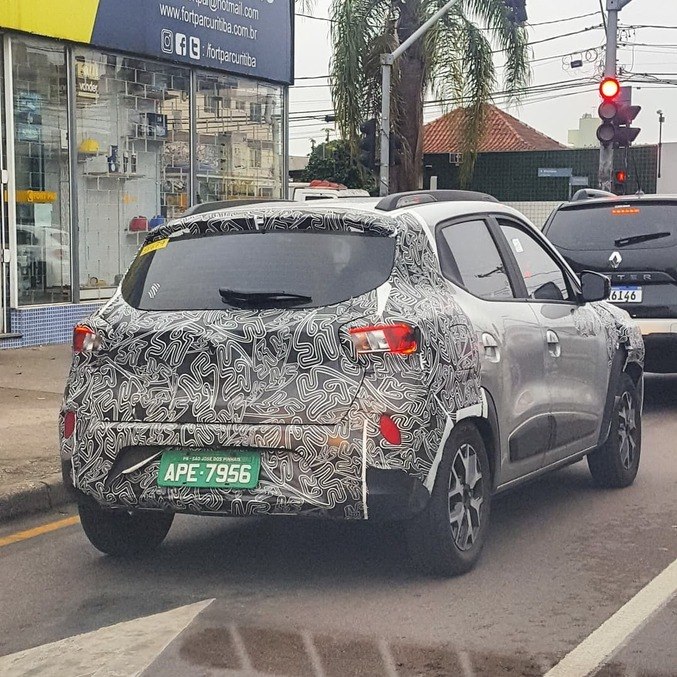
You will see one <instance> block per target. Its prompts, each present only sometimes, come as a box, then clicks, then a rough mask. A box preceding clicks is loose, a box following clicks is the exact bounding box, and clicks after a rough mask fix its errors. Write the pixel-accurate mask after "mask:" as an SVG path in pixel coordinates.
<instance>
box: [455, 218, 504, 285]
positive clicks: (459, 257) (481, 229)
mask: <svg viewBox="0 0 677 677" xmlns="http://www.w3.org/2000/svg"><path fill="white" fill-rule="evenodd" d="M442 236H443V237H444V241H445V243H446V245H447V246H448V247H449V250H450V251H451V258H450V259H449V261H448V266H445V265H444V260H445V256H444V255H442V256H441V259H442V262H443V269H444V268H445V267H446V268H447V270H446V271H445V275H446V276H447V277H449V278H450V279H452V280H454V281H455V282H458V283H459V284H461V285H462V286H463V287H465V288H466V289H467V290H468V291H469V292H470V293H471V294H475V296H480V297H482V298H485V299H501V298H513V296H514V295H513V292H512V288H511V287H510V280H509V279H508V275H507V273H506V271H505V266H504V265H503V260H502V259H501V255H500V254H499V253H498V249H496V244H495V243H494V240H493V239H492V237H491V235H490V233H489V231H488V229H487V224H486V223H485V222H484V221H466V222H464V223H455V224H454V225H452V226H447V227H446V228H445V229H444V230H443V231H442Z"/></svg>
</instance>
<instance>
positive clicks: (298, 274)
mask: <svg viewBox="0 0 677 677" xmlns="http://www.w3.org/2000/svg"><path fill="white" fill-rule="evenodd" d="M158 245H160V246H159V247H158ZM150 247H153V250H152V251H148V249H149V248H150ZM144 249H146V251H147V253H144ZM394 258H395V238H392V237H383V236H377V235H368V234H363V233H346V232H336V231H334V232H331V233H327V232H319V231H308V230H303V231H297V230H293V231H292V230H286V231H282V230H276V231H264V230H262V231H247V232H237V233H226V234H217V235H195V236H184V237H180V238H171V239H169V240H161V241H159V242H157V243H155V244H153V245H150V246H148V247H146V248H143V249H142V250H141V252H140V253H139V255H138V256H137V258H136V259H135V261H134V263H132V266H131V267H130V269H129V272H128V273H127V275H126V276H125V279H124V281H123V283H122V295H123V297H124V299H125V301H127V303H129V304H130V305H131V306H133V307H135V308H138V309H140V310H222V309H224V308H228V307H229V306H237V307H248V308H250V307H251V308H271V307H294V308H317V307H320V306H328V305H332V304H335V303H339V302H341V301H346V300H348V299H350V298H353V297H355V296H359V295H361V294H364V293H366V292H368V291H371V290H373V289H376V288H377V287H379V286H380V285H381V284H383V283H384V282H385V281H386V280H387V279H388V278H389V277H390V273H391V271H392V268H393V263H394Z"/></svg>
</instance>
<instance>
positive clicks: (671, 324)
mask: <svg viewBox="0 0 677 677" xmlns="http://www.w3.org/2000/svg"><path fill="white" fill-rule="evenodd" d="M635 322H636V323H637V325H638V326H639V328H640V330H641V332H642V336H644V337H647V336H652V335H654V334H674V335H675V336H677V319H668V320H661V319H658V320H653V319H646V320H643V319H641V318H635Z"/></svg>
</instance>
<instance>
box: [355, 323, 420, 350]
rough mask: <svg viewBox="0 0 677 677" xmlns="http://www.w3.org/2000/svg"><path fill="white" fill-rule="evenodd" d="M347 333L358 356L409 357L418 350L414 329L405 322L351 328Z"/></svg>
mask: <svg viewBox="0 0 677 677" xmlns="http://www.w3.org/2000/svg"><path fill="white" fill-rule="evenodd" d="M349 333H350V338H351V340H352V342H353V344H354V345H355V348H356V349H357V354H358V355H363V354H366V353H396V354H397V355H411V354H412V353H415V352H416V351H417V350H418V340H417V338H416V329H415V328H414V327H412V326H411V325H410V324H407V323H406V322H400V323H398V324H377V325H373V326H370V327H352V328H351V329H350V330H349Z"/></svg>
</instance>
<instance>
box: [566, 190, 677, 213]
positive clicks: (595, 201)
mask: <svg viewBox="0 0 677 677" xmlns="http://www.w3.org/2000/svg"><path fill="white" fill-rule="evenodd" d="M629 202H649V203H651V202H657V203H665V202H674V203H677V195H674V194H669V195H644V194H640V195H615V196H613V197H596V198H589V199H587V200H576V201H575V202H563V203H562V204H561V205H560V206H559V207H557V210H558V211H559V210H567V211H569V210H572V209H585V208H586V207H604V206H605V205H606V206H608V205H615V204H628V203H629Z"/></svg>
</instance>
